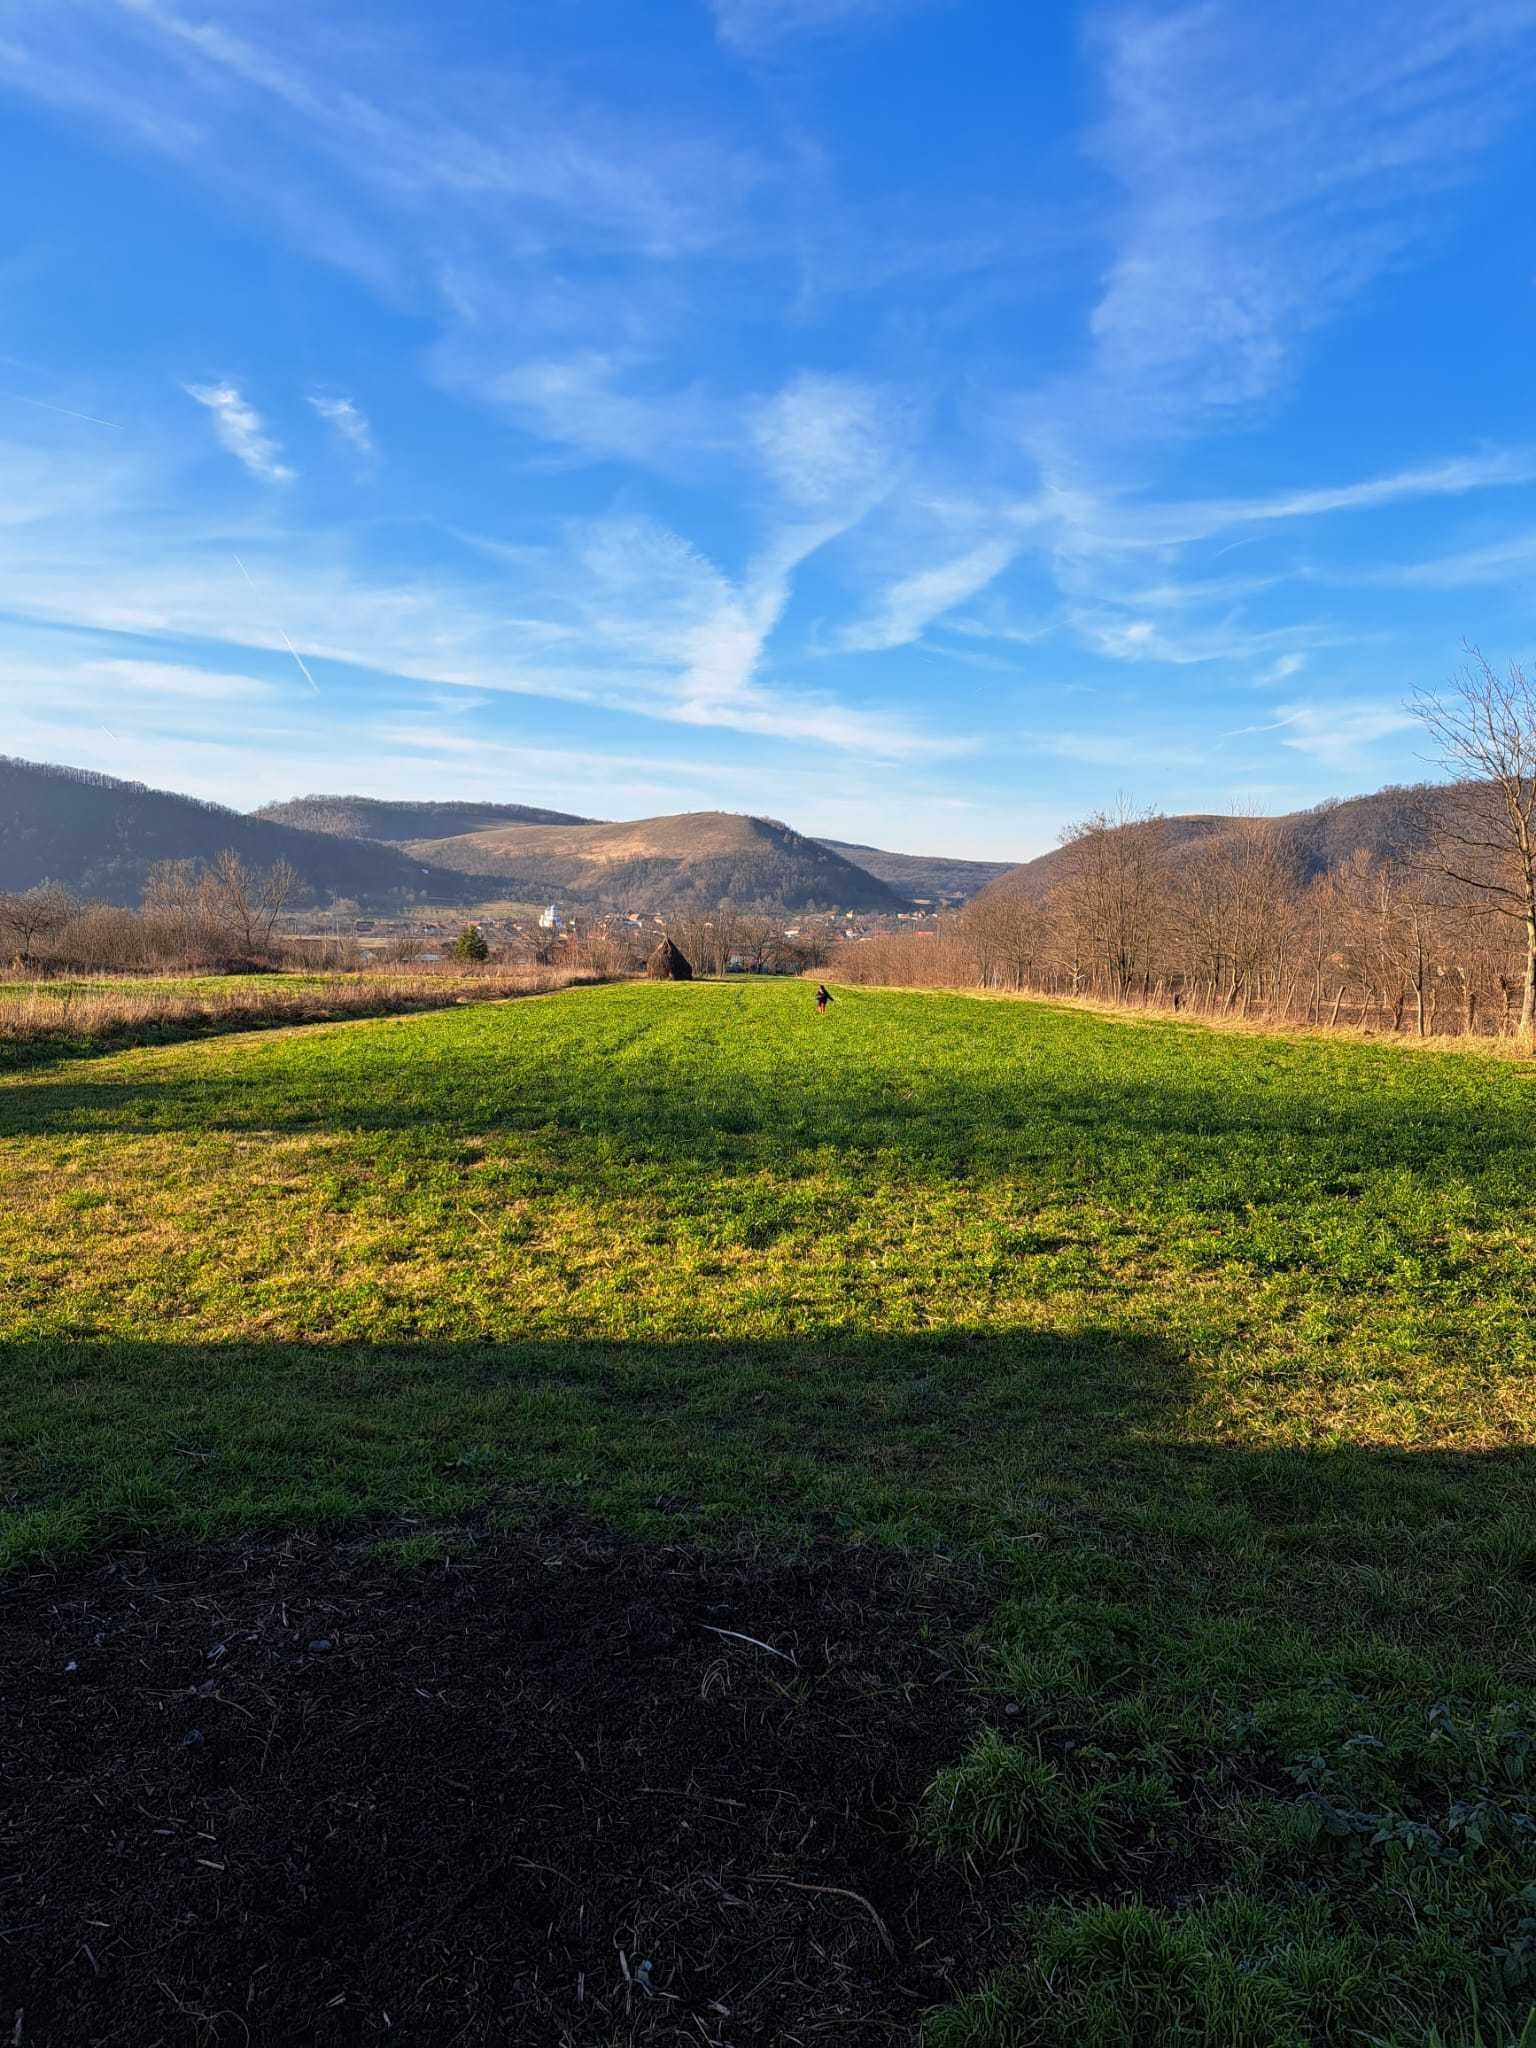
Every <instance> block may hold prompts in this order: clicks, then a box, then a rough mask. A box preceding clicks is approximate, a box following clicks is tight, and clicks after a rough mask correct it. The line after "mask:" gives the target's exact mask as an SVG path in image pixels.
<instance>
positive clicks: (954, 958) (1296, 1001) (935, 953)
mask: <svg viewBox="0 0 1536 2048" xmlns="http://www.w3.org/2000/svg"><path fill="white" fill-rule="evenodd" d="M1413 709H1414V711H1415V713H1416V715H1417V716H1418V718H1419V720H1420V722H1421V725H1422V727H1423V729H1424V731H1425V732H1426V734H1427V735H1428V736H1429V738H1430V739H1431V741H1432V742H1433V744H1434V747H1435V749H1436V752H1437V754H1438V757H1439V760H1440V762H1441V764H1442V765H1443V767H1444V768H1445V769H1446V771H1447V773H1448V776H1449V778H1450V779H1449V780H1448V781H1446V782H1444V783H1439V784H1435V785H1431V786H1426V787H1425V788H1424V789H1422V790H1420V791H1418V792H1414V793H1413V795H1414V799H1415V801H1414V803H1413V805H1412V806H1411V807H1410V822H1411V825H1412V828H1413V829H1412V830H1411V831H1410V832H1409V834H1408V835H1407V843H1406V844H1405V846H1404V847H1403V848H1402V849H1401V850H1400V851H1399V852H1398V853H1396V854H1395V855H1394V856H1393V857H1392V858H1388V859H1381V858H1376V857H1373V856H1372V855H1370V854H1368V853H1366V852H1364V851H1360V852H1357V853H1355V854H1354V855H1353V856H1352V857H1350V858H1347V859H1345V860H1344V861H1343V862H1342V863H1340V864H1338V865H1335V866H1334V867H1332V868H1330V869H1329V870H1328V871H1327V872H1325V873H1323V874H1321V875H1317V876H1311V877H1309V876H1308V875H1307V874H1306V872H1305V868H1304V865H1303V861H1302V858H1301V851H1300V848H1299V846H1298V844H1297V843H1296V840H1295V838H1294V836H1293V835H1292V834H1291V833H1289V832H1288V831H1287V830H1286V829H1285V828H1284V827H1283V826H1281V825H1278V824H1276V823H1275V822H1274V821H1272V820H1267V819H1263V818H1238V819H1234V820H1232V821H1231V823H1230V825H1229V826H1228V827H1227V828H1226V829H1225V830H1223V831H1221V832H1220V833H1218V834H1215V835H1213V836H1212V837H1210V838H1208V839H1205V840H1202V841H1200V842H1198V843H1195V844H1178V843H1175V841H1174V840H1173V838H1172V836H1171V835H1170V833H1169V832H1168V830H1167V829H1166V820H1164V819H1163V818H1161V817H1160V816H1159V815H1158V814H1156V813H1155V812H1151V811H1133V810H1131V809H1129V808H1128V807H1126V806H1124V805H1123V804H1122V805H1121V806H1120V807H1118V808H1117V809H1115V810H1113V811H1104V810H1101V811H1098V812H1095V813H1094V814H1093V815H1092V816H1090V817H1088V818H1087V819H1085V820H1083V821H1082V822H1081V823H1080V824H1078V825H1076V826H1074V827H1072V828H1071V829H1070V830H1069V831H1068V832H1067V833H1066V834H1064V835H1063V858H1062V859H1061V860H1060V862H1059V863H1058V869H1057V879H1056V880H1055V882H1054V884H1053V885H1052V886H1051V887H1050V888H1049V889H1048V890H1047V891H1046V892H1045V893H1043V894H1042V895H1040V896H1038V897H1031V896H1028V895H1026V894H1023V893H1022V892H1020V891H1019V890H1018V889H1017V888H1016V887H1014V888H1010V887H1009V886H1008V885H1006V884H1004V885H1001V886H997V887H994V889H993V890H991V891H990V892H988V894H987V895H985V896H983V897H981V898H979V899H978V900H977V901H976V902H975V903H973V904H972V905H970V906H969V908H968V909H967V910H966V911H964V912H963V913H961V914H960V915H959V916H958V917H956V918H953V919H951V920H949V921H948V925H947V929H946V928H941V931H940V933H939V934H938V935H935V936H933V937H920V936H912V937H905V936H891V937H887V938H880V939H873V940H869V941H867V942H865V943H863V944H861V945H858V946H849V947H846V948H844V949H843V951H842V952H841V953H840V954H839V956H838V962H837V972H838V974H839V977H840V978H843V979H846V980H850V981H863V982H870V983H876V982H891V983H900V984H906V985H930V986H934V985H938V986H955V987H963V986H976V987H981V988H989V989H998V990H1009V991H1016V992H1023V991H1032V992H1035V993H1039V994H1043V995H1069V996H1091V997H1097V998H1100V999H1104V1000H1108V1001H1111V1002H1116V1003H1140V1004H1153V1005H1158V1006H1163V1007H1167V1008H1170V1009H1174V1010H1181V1011H1188V1012H1190V1013H1193V1014H1196V1015H1200V1016H1228V1017H1230V1016H1234V1015H1237V1016H1245V1017H1259V1018H1263V1019H1266V1020H1271V1021H1275V1022H1282V1023H1283V1022H1292V1023H1304V1024H1334V1025H1337V1024H1346V1023H1347V1024H1351V1025H1356V1026H1363V1027H1365V1028H1367V1029H1380V1030H1390V1031H1396V1032H1409V1033H1412V1034H1415V1035H1417V1036H1421V1037H1429V1036H1432V1035H1439V1034H1445V1033H1456V1034H1462V1033H1475V1032H1482V1033H1496V1034H1499V1035H1504V1036H1508V1037H1510V1038H1512V1039H1514V1040H1515V1041H1516V1042H1518V1043H1519V1044H1520V1045H1522V1046H1523V1047H1525V1048H1526V1049H1527V1050H1536V690H1533V687H1532V685H1531V683H1530V681H1529V680H1528V678H1527V677H1526V675H1525V674H1524V672H1523V671H1522V670H1521V669H1519V668H1518V667H1512V668H1511V669H1509V670H1508V671H1507V672H1506V673H1503V674H1499V673H1497V672H1496V671H1495V670H1494V669H1493V668H1492V667H1491V666H1490V665H1489V664H1488V663H1487V662H1486V661H1485V660H1484V659H1483V658H1482V657H1481V656H1480V655H1477V654H1476V653H1475V652H1474V654H1473V656H1472V659H1471V664H1470V666H1469V667H1468V668H1467V669H1466V670H1465V671H1464V672H1463V673H1462V675H1461V676H1460V677H1459V678H1458V679H1457V682H1456V686H1455V688H1454V689H1453V690H1452V691H1451V692H1449V693H1447V694H1445V695H1427V694H1424V695H1420V696H1419V697H1418V698H1416V699H1415V701H1414V704H1413Z"/></svg>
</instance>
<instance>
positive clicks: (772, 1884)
mask: <svg viewBox="0 0 1536 2048" xmlns="http://www.w3.org/2000/svg"><path fill="white" fill-rule="evenodd" d="M984 1605H985V1598H984V1589H983V1588H981V1587H980V1586H979V1585H978V1584H977V1582H976V1581H975V1580H974V1579H972V1580H970V1581H966V1580H965V1579H963V1578H962V1577H960V1576H959V1575H957V1574H956V1573H955V1572H954V1571H953V1570H945V1569H944V1568H942V1567H939V1566H934V1565H928V1566H917V1565H914V1564H913V1563H912V1561H911V1560H910V1559H903V1558H900V1557H898V1556H895V1555H894V1554H892V1553H889V1552H882V1551H874V1550H867V1551H866V1550H855V1549H849V1548H847V1547H843V1546H838V1545H835V1544H832V1543H823V1544H818V1545H817V1546H815V1547H813V1548H812V1549H810V1550H809V1551H807V1552H805V1553H803V1554H801V1555H800V1556H798V1557H796V1558H793V1559H785V1558H783V1557H782V1556H774V1557H765V1556H762V1555H755V1554H754V1555H749V1554H746V1553H741V1554H735V1555H724V1556H722V1555H720V1554H718V1553H713V1554H706V1553H701V1552H696V1551H692V1550H685V1549H679V1548H672V1547H666V1546H661V1545H647V1544H643V1543H640V1542H637V1541H634V1540H632V1539H628V1538H625V1537H621V1536H616V1535H613V1534H612V1533H609V1532H604V1531H601V1530H597V1529H594V1528H593V1527H591V1526H590V1525H587V1524H579V1523H575V1522H560V1523H558V1524H551V1523H547V1522H546V1523H544V1524H543V1525H542V1526H539V1527H535V1528H531V1529H528V1530H524V1531H520V1532H518V1533H515V1534H488V1533H482V1534H480V1535H479V1536H478V1537H477V1539H476V1541H475V1542H474V1545H473V1547H472V1549H471V1551H470V1552H469V1554H468V1555H467V1556H466V1557H465V1558H464V1559H462V1560H461V1561H459V1562H455V1563H452V1564H447V1565H444V1564H440V1563H439V1564H432V1565H418V1566H412V1567H402V1566H400V1565H399V1564H397V1563H393V1562H390V1561H386V1560H383V1559H381V1558H380V1557H379V1556H378V1555H377V1554H376V1550H375V1548H374V1546H373V1544H372V1542H371V1541H370V1542H369V1543H362V1542H358V1541H356V1540H352V1541H349V1542H336V1541H320V1540H317V1539H313V1538H294V1539H288V1540H284V1541H280V1542H275V1541H271V1540H259V1541H258V1540H246V1541H242V1542H240V1543H237V1544H229V1545H220V1546H210V1547H205V1548H199V1549H183V1550H177V1551H161V1552H158V1553H147V1554H138V1553H133V1554H118V1555H115V1556H113V1557H111V1558H109V1559H107V1560H105V1561H102V1560H96V1561H93V1562H91V1563H89V1564H86V1565H82V1566H78V1567H72V1568H70V1569H68V1570H66V1571H62V1572H58V1573H45V1572H38V1573H34V1574H31V1575H29V1576H26V1577H23V1578H20V1579H17V1580H13V1581H11V1582H9V1583H8V1584H6V1585H5V1586H4V1587H3V1588H0V1743H3V1750H0V1801H3V1806H0V2044H7V2048H9V2044H12V2043H14V2044H15V2048H39V2044H58V2048H62V2044H66V2043H67V2044H69V2048H86V2044H107V2043H112V2044H124V2048H158V2044H161V2043H164V2044H176V2048H183V2044H187V2048H214V2044H220V2048H225V2044H242V2048H243V2044H245V2043H252V2044H262V2048H264V2044H267V2043H282V2044H291V2043H299V2042H303V2043H309V2042H314V2043H324V2044H333V2043H334V2044H342V2043H348V2044H350V2043H355V2042H370V2043H371V2042H382V2041H393V2042H401V2043H412V2044H415V2043H420V2044H428V2048H435V2044H438V2043H443V2044H448V2043H452V2044H455V2048H457V2044H473V2043H482V2042H483V2043H491V2042H494V2043H497V2044H511V2043H517V2044H521V2043H529V2044H541V2043H546V2042H547V2043H561V2044H565V2043H569V2044H573V2048H575V2044H580V2048H597V2044H604V2048H607V2044H619V2043H624V2044H629V2043H646V2044H651V2043H663V2042H666V2043H671V2042H677V2043H681V2042H688V2043H691V2044H695V2048H711V2044H712V2048H756V2044H768V2043H772V2044H785V2048H793V2044H796V2043H812V2042H815V2043H827V2042H836V2043H838V2044H839V2048H852V2044H864V2043H876V2042H879V2043H893V2042H908V2041H912V2040H914V2039H915V2038H916V2035H917V2031H918V2021H919V2016H920V2015H921V2013H922V2012H923V2011H924V2009H925V2008H927V2007H930V2006H932V2005H935V2004H939V2003H943V2002H944V2001H945V2000H946V1999H947V1998H948V1997H949V1996H951V1995H952V1994H953V1992H954V1991H955V1990H958V1989H964V1988H967V1987H969V1986H972V1985H974V1984H975V1983H976V1982H977V1980H978V1979H979V1978H980V1977H981V1976H982V1975H983V1974H984V1973H985V1971H986V1969H987V1968H988V1966H989V1965H990V1964H991V1962H992V1961H994V1960H995V1954H996V1949H997V1945H998V1942H999V1940H1000V1939H1001V1935H1000V1932H999V1930H998V1928H997V1926H996V1924H995V1916H996V1915H997V1913H998V1909H999V1907H1000V1906H1001V1905H1005V1904H1006V1901H1005V1900H1004V1899H1002V1898H1000V1896H999V1892H998V1889H997V1887H996V1886H995V1885H994V1886H992V1887H991V1888H990V1889H989V1893H988V1900H989V1905H990V1911H989V1910H987V1909H986V1908H984V1907H983V1905H982V1904H981V1902H980V1900H979V1899H977V1898H976V1897H975V1896H974V1895H973V1894H972V1893H971V1892H970V1891H969V1890H968V1889H967V1887H966V1886H965V1884H964V1883H963V1882H962V1881H961V1879H960V1877H959V1874H958V1873H957V1872H956V1871H955V1870H954V1869H953V1868H945V1867H942V1866H940V1865H939V1864H937V1863H935V1862H934V1861H933V1860H932V1859H931V1858H929V1857H928V1856H926V1855H925V1854H923V1853H921V1852H919V1851H916V1850H914V1849H913V1848H912V1847H911V1846H910V1843H909V1840H908V1836H907V1830H908V1827H909V1824H910V1820H911V1815H912V1810H913V1807H914V1804H915V1802H916V1801H917V1800H918V1799H919V1798H920V1796H921V1794H922V1792H923V1790H924V1788H925V1786H926V1785H927V1783H928V1782H929V1780H930V1779H931V1777H932V1776H933V1774H934V1772H935V1771H936V1770H937V1769H938V1768H939V1767H940V1766H941V1765H943V1764H944V1763H946V1762H948V1761H950V1760H952V1759H953V1758H954V1757H955V1756H957V1755H958V1754H959V1752H960V1751H961V1750H962V1749H963V1748H964V1746H965V1744H966V1742H967V1740H968V1739H969V1737H970V1736H971V1734H972V1733H973V1731H974V1728H975V1726H976V1722H977V1718H978V1711H979V1710H978V1706H977V1702H976V1698H975V1694H974V1692H973V1690H972V1688H971V1686H970V1684H969V1683H968V1681H967V1677H966V1673H965V1670H964V1668H963V1647H962V1642H961V1637H962V1635H963V1632H964V1631H965V1630H966V1629H967V1628H969V1627H970V1626H972V1625H973V1624H974V1622H975V1621H976V1620H977V1619H978V1618H979V1615H980V1613H981V1612H982V1610H983V1608H984Z"/></svg>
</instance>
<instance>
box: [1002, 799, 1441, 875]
mask: <svg viewBox="0 0 1536 2048" xmlns="http://www.w3.org/2000/svg"><path fill="white" fill-rule="evenodd" d="M1434 803H1435V793H1434V791H1433V790H1432V789H1428V788H1424V787H1416V788H1401V787H1393V788H1388V789H1381V790H1377V791H1376V792H1375V794H1374V795H1371V796H1356V797H1347V798H1344V799H1343V800H1341V801H1339V802H1335V803H1327V804H1319V805H1318V806H1317V807H1316V808H1315V809H1314V810H1310V811H1290V812H1287V813H1284V814H1283V815H1281V816H1279V817H1276V818H1272V819H1269V820H1267V821H1266V822H1268V823H1270V824H1272V825H1274V826H1276V827H1277V828H1278V829H1279V830H1281V831H1283V832H1284V833H1285V835H1286V837H1287V839H1288V840H1289V842H1290V845H1291V847H1292V849H1293V850H1294V853H1295V857H1296V863H1297V867H1298V868H1299V870H1300V873H1301V876H1302V879H1303V880H1305V881H1312V880H1314V879H1315V878H1316V877H1317V876H1319V875H1325V874H1328V873H1330V872H1331V871H1332V870H1333V869H1334V868H1336V867H1339V866H1341V865H1342V864H1343V863H1344V862H1345V861H1347V860H1348V859H1350V857H1351V856H1352V855H1353V854H1355V853H1357V852H1364V853H1366V854H1367V855H1369V857H1370V858H1371V859H1372V860H1373V861H1385V860H1401V859H1403V858H1404V857H1406V856H1407V855H1410V854H1412V853H1413V852H1414V851H1415V850H1416V849H1417V848H1418V847H1419V846H1421V845H1422V844H1423V842H1424V838H1425V836H1426V827H1427V820H1428V818H1429V817H1430V816H1431V815H1432V813H1433V806H1434ZM1241 822H1243V821H1241V820H1240V819H1237V818H1231V817H1224V816H1222V815H1221V814H1220V813H1217V812H1191V813H1188V814H1185V815H1183V816H1177V817H1170V818H1160V819H1158V820H1157V827H1158V832H1159V836H1160V838H1161V840H1162V844H1163V850H1164V853H1165V855H1166V857H1167V859H1168V860H1169V861H1170V862H1172V863H1173V864H1175V865H1177V863H1178V862H1179V861H1180V860H1181V859H1184V858H1186V857H1187V856H1188V855H1189V854H1190V853H1192V852H1193V851H1194V850H1195V849H1196V848H1197V847H1200V846H1202V845H1205V844H1206V843H1208V842H1209V841H1210V840H1212V839H1214V838H1218V837H1219V836H1220V835H1221V834H1222V833H1223V832H1228V831H1231V830H1233V829H1234V828H1235V827H1236V826H1237V825H1238V824H1239V823H1241ZM1067 863H1068V855H1067V851H1066V849H1065V848H1064V847H1053V848H1052V850H1051V851H1050V852H1049V853H1042V854H1039V855H1037V857H1036V858H1035V859H1034V860H1027V861H1025V862H1024V863H1023V864H1022V865H1021V866H1019V867H1016V868H1010V869H1009V870H1008V872H1007V873H1006V874H1004V875H1003V876H1002V877H1001V878H1000V879H999V880H997V881H995V882H993V883H992V884H991V886H990V887H989V888H988V889H987V891H986V892H985V893H986V894H987V895H989V896H993V895H1007V896H1025V897H1029V898H1038V897H1042V896H1044V895H1046V894H1047V893H1048V891H1049V890H1050V889H1051V888H1052V887H1053V886H1054V885H1055V884H1056V883H1057V882H1059V881H1061V880H1062V879H1063V877H1064V876H1065V874H1066V872H1067Z"/></svg>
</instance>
